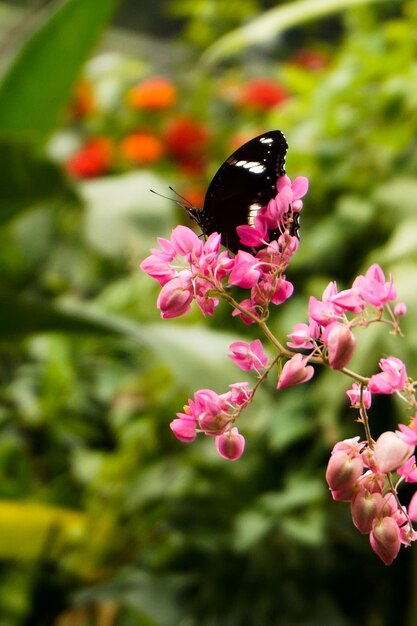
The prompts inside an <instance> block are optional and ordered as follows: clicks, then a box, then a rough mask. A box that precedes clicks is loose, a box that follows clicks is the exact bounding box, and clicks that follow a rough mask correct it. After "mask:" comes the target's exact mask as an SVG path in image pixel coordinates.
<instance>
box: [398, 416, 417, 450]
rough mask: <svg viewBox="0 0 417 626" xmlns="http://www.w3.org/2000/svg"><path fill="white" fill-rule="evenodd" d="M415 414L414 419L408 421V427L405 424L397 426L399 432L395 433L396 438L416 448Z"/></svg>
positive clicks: (416, 424) (416, 421)
mask: <svg viewBox="0 0 417 626" xmlns="http://www.w3.org/2000/svg"><path fill="white" fill-rule="evenodd" d="M416 417H417V413H415V414H414V417H413V418H412V419H411V420H410V423H409V424H408V426H406V425H405V424H398V428H399V429H400V432H398V431H396V433H397V435H398V437H399V438H400V439H402V440H403V441H405V442H406V443H409V444H411V445H412V446H417V419H416Z"/></svg>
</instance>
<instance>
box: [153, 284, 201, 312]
mask: <svg viewBox="0 0 417 626" xmlns="http://www.w3.org/2000/svg"><path fill="white" fill-rule="evenodd" d="M192 301H193V292H192V286H191V284H190V277H189V275H188V274H181V275H179V276H177V277H176V278H173V279H172V280H170V281H169V282H168V283H165V285H164V286H163V287H162V289H161V291H160V292H159V296H158V300H157V302H156V306H157V307H158V309H159V310H160V311H161V317H162V318H163V319H169V318H171V317H179V316H180V315H185V313H188V311H189V310H190V308H191V302H192Z"/></svg>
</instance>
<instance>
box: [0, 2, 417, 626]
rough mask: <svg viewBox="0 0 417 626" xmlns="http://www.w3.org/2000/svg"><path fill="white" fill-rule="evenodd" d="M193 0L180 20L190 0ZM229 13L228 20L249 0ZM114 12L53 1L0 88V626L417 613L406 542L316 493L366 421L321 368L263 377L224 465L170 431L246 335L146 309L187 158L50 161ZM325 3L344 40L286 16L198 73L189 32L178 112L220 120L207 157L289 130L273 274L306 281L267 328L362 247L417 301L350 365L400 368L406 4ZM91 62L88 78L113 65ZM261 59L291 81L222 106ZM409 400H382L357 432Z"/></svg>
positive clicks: (359, 256)
mask: <svg viewBox="0 0 417 626" xmlns="http://www.w3.org/2000/svg"><path fill="white" fill-rule="evenodd" d="M226 4H227V7H226ZM181 6H182V11H183V13H182V14H183V15H185V12H184V7H185V5H184V3H182V4H181ZM187 6H189V13H187V15H188V19H189V22H188V25H189V28H190V29H191V30H190V32H191V35H189V36H190V37H191V38H192V37H194V35H192V33H193V29H194V32H196V30H195V29H196V24H197V23H198V19H199V14H198V12H197V7H198V6H200V3H193V5H192V6H191V5H187ZM201 6H203V8H205V9H206V10H207V11H209V12H211V13H210V16H211V17H210V16H209V17H207V20H205V18H204V19H203V17H201V19H202V27H201V33H200V34H201V37H203V35H204V40H203V39H201V41H200V42H199V45H201V46H202V45H203V44H204V45H209V44H210V45H211V44H213V45H214V43H215V42H214V38H215V37H216V38H217V37H219V36H220V35H221V34H223V33H224V32H225V31H226V30H227V29H228V28H231V27H233V28H234V27H236V26H238V25H239V24H240V22H239V21H238V20H236V21H234V16H233V15H232V16H231V17H230V21H228V20H227V19H226V18H225V17H224V15H225V14H226V13H227V12H228V11H229V9H230V6H231V5H229V4H228V3H222V2H212V3H210V2H208V1H206V2H204V3H201ZM240 6H241V7H242V10H241V13H240V14H239V19H242V18H245V17H246V16H250V15H251V12H254V11H255V9H256V8H257V7H258V6H259V5H258V4H257V3H255V2H246V3H240ZM114 8H115V2H114V1H113V0H112V1H110V0H106V1H105V0H101V1H100V3H97V2H95V1H94V0H65V1H64V2H62V3H60V4H59V5H56V6H55V5H54V6H53V7H52V8H51V9H48V11H45V12H44V13H43V14H42V15H41V17H40V19H39V21H38V22H37V24H36V25H35V26H34V27H33V32H32V31H31V32H30V33H29V34H28V35H27V36H25V39H24V41H23V42H19V44H20V47H19V50H18V51H17V52H16V56H15V57H14V59H12V60H11V62H10V65H9V67H8V68H7V69H6V71H5V74H4V76H3V82H2V83H0V95H1V98H0V131H1V137H0V150H1V155H2V170H1V172H2V173H1V175H0V180H1V185H0V215H1V230H0V243H1V245H0V257H1V261H2V287H1V294H0V295H1V296H2V299H1V304H2V306H1V309H0V319H1V324H0V328H1V333H0V340H1V342H0V355H1V372H0V373H1V380H0V383H1V386H0V398H1V406H0V428H1V430H0V476H1V478H2V480H1V481H0V490H1V494H0V495H1V497H2V500H0V536H1V540H0V559H1V562H0V624H1V626H18V625H19V626H20V625H29V624H30V625H36V626H38V625H46V624H54V625H58V626H62V625H63V624H71V625H72V624H74V625H77V626H78V625H80V626H84V625H87V624H97V626H105V625H106V624H117V625H118V626H175V625H181V626H251V625H253V626H255V625H262V626H263V625H265V626H266V625H268V626H270V625H272V624H274V625H277V626H287V625H288V626H310V625H311V626H313V625H314V624H320V625H327V624H329V625H331V626H339V625H340V626H348V625H349V626H353V625H356V624H361V625H362V624H363V625H364V626H379V625H384V626H390V625H391V624H392V625H394V624H410V625H411V624H413V623H414V621H413V620H414V619H415V618H414V616H415V613H416V610H415V609H416V607H415V602H416V601H415V599H414V598H415V594H414V587H415V584H416V566H415V564H416V557H415V556H413V553H412V551H411V550H409V551H407V552H404V553H403V554H402V555H401V556H400V557H399V558H398V560H397V561H396V562H395V563H394V565H393V566H392V567H391V568H389V569H388V568H385V567H383V566H382V565H381V564H380V562H379V561H378V559H377V558H376V557H375V555H374V554H373V553H371V551H370V549H369V546H368V545H367V539H366V538H365V537H361V536H359V535H358V534H357V533H356V532H355V531H354V529H353V527H352V523H351V521H350V518H349V511H348V510H347V507H346V506H343V505H341V504H337V503H332V502H331V500H330V496H329V494H328V492H327V489H326V486H325V482H324V471H325V465H326V461H327V458H328V454H329V449H330V447H331V446H332V444H333V443H334V441H335V440H336V439H338V438H341V437H344V436H354V435H356V434H359V431H358V429H357V427H356V426H355V424H354V423H353V421H352V418H351V415H350V414H349V410H348V409H347V408H346V402H345V397H344V391H345V388H346V386H347V382H346V381H344V380H342V379H339V377H338V375H337V374H336V373H335V372H321V373H320V375H318V376H317V378H316V379H315V380H314V381H312V382H311V384H309V385H307V386H305V387H304V388H303V389H302V391H301V392H300V390H299V389H297V388H295V389H289V390H286V391H284V392H280V393H279V394H277V392H276V390H275V389H274V388H273V386H272V384H271V386H270V387H269V388H266V389H265V390H264V392H263V394H262V395H261V396H260V397H259V398H258V400H257V402H256V403H255V405H254V406H253V407H252V408H251V410H250V411H248V414H247V415H245V416H244V417H243V416H242V423H241V425H240V429H241V431H242V432H244V433H245V436H246V437H247V450H246V452H245V456H244V457H243V458H242V459H241V461H239V462H238V463H227V462H225V461H223V460H221V459H219V458H218V457H217V455H216V453H215V451H214V450H213V446H212V445H210V444H211V443H212V442H210V441H204V440H201V441H199V442H197V443H194V444H193V445H192V446H189V447H187V446H183V445H181V444H180V443H179V442H177V441H176V440H174V438H173V437H172V435H171V433H170V431H169V428H168V423H169V421H170V419H172V417H173V415H174V414H175V412H176V411H178V410H181V408H182V405H183V404H184V402H186V399H187V397H188V396H189V395H191V394H192V393H193V391H194V390H196V389H197V388H199V387H211V388H214V389H215V390H217V391H219V392H220V391H224V390H225V389H226V387H227V385H228V384H229V383H230V382H233V381H235V380H238V379H240V375H239V373H238V372H237V371H235V370H234V368H233V366H232V364H231V363H230V362H228V360H227V358H226V353H227V346H228V345H229V343H230V342H231V341H232V340H234V339H237V338H238V336H239V337H242V334H244V333H246V334H247V333H248V332H250V329H249V331H248V329H244V328H242V326H240V325H239V322H237V321H236V320H232V319H231V318H230V311H228V310H227V309H226V308H221V310H220V311H219V313H218V315H216V317H215V318H214V319H213V320H206V321H204V320H202V319H201V316H200V315H199V314H198V312H196V311H193V313H192V314H191V315H190V316H189V317H188V318H186V319H183V320H178V321H176V322H169V323H168V322H164V323H162V322H161V321H160V320H159V319H158V314H157V311H156V309H155V300H156V295H157V288H156V286H155V285H154V284H152V281H151V280H150V279H149V278H148V277H146V276H144V275H142V274H141V273H140V272H138V270H137V264H138V262H139V261H140V260H141V259H143V258H144V256H145V255H146V254H147V251H148V248H149V247H150V246H151V245H153V242H154V240H155V238H156V236H164V235H166V234H167V233H168V232H169V229H170V228H171V227H172V226H173V225H175V223H176V222H177V221H178V219H184V220H185V219H186V218H185V216H184V215H182V216H181V214H180V213H177V212H175V211H174V210H173V209H172V207H171V206H170V205H169V203H167V202H166V201H164V200H162V199H160V198H156V197H155V196H152V194H149V193H148V189H149V188H155V187H156V188H157V189H164V188H165V187H166V185H167V184H169V183H175V178H178V180H180V182H181V180H182V181H183V180H184V174H181V175H180V174H176V172H175V171H174V170H173V168H172V167H171V168H170V169H169V170H166V169H165V170H164V168H158V167H155V168H154V169H153V171H150V170H148V169H146V168H141V169H140V168H138V169H136V170H134V171H125V172H120V173H118V174H115V175H113V176H109V177H106V178H98V179H96V180H91V181H83V182H79V181H78V182H75V181H74V180H69V179H68V177H67V176H66V175H65V174H63V172H62V168H61V167H60V165H59V164H57V163H55V162H52V161H51V160H50V158H49V157H48V156H47V154H50V153H51V151H50V150H49V151H48V150H45V142H46V140H48V139H50V133H51V132H52V131H54V130H55V129H57V122H58V120H61V122H62V126H65V125H66V124H67V118H66V117H65V113H64V105H65V103H66V102H68V101H69V98H70V92H71V87H72V85H73V82H74V80H75V78H76V75H77V74H79V72H80V71H81V65H82V62H83V61H86V60H87V57H88V54H89V53H90V51H91V50H92V46H93V45H94V43H95V42H96V41H97V37H98V35H99V33H100V32H101V31H102V30H103V29H104V28H105V26H106V24H108V21H109V19H110V17H111V13H112V10H113V9H114ZM98 9H99V10H98ZM228 15H230V11H229V13H228ZM209 18H210V19H209ZM232 18H233V19H232ZM332 19H336V18H332ZM337 20H338V21H337V23H336V22H335V25H337V30H338V32H340V38H339V40H338V41H333V38H332V37H329V38H328V39H325V40H321V39H319V38H317V37H313V35H314V34H315V32H316V31H315V30H314V29H315V27H316V25H314V24H310V25H308V26H305V25H304V23H303V16H302V15H300V16H299V23H298V25H297V29H296V30H295V27H294V29H293V30H291V31H289V32H288V33H286V37H285V38H284V40H283V41H282V42H281V46H280V47H279V49H274V48H272V49H271V47H269V48H268V50H267V51H266V52H265V51H263V50H262V47H261V45H260V44H261V43H262V42H261V41H260V42H259V45H258V46H256V49H253V48H251V47H250V46H249V47H248V48H247V49H245V53H244V54H243V53H242V54H240V55H233V57H230V58H224V59H223V60H222V64H221V65H220V66H217V67H213V69H212V70H207V67H206V66H205V65H203V61H201V64H200V65H199V63H198V62H196V59H195V48H194V47H191V48H190V50H189V55H190V56H189V57H187V51H186V52H185V58H182V61H181V63H180V66H179V67H178V77H177V76H175V75H174V76H172V78H173V79H174V80H176V81H177V82H178V84H180V83H181V89H182V91H181V94H182V100H181V103H180V108H181V109H182V110H184V111H187V112H192V113H193V114H194V115H197V116H199V118H200V119H201V120H203V121H204V123H205V124H207V126H208V127H209V128H210V129H211V130H212V136H213V148H212V152H211V154H210V160H209V165H208V169H207V171H208V170H209V168H210V167H213V169H215V162H216V160H221V159H222V158H224V157H225V156H226V154H227V150H228V148H227V140H226V139H227V138H230V137H231V136H232V135H233V134H234V133H237V132H238V131H239V132H253V131H254V130H255V129H258V128H261V129H267V128H282V129H283V130H284V131H285V134H286V136H287V139H288V143H289V146H290V148H289V153H288V159H287V171H288V173H289V175H290V176H291V177H294V176H296V175H298V174H305V175H308V176H309V177H310V182H311V191H310V193H309V196H308V198H307V200H306V203H305V208H304V213H303V217H302V225H301V245H300V249H299V252H298V253H297V255H296V257H295V258H294V264H293V266H292V267H291V272H290V273H289V278H290V279H291V280H292V282H294V284H295V286H296V297H295V298H293V299H292V300H291V301H290V302H288V303H287V304H286V305H285V306H283V307H282V308H281V309H279V310H277V312H276V313H275V315H274V317H273V319H272V320H271V324H272V326H273V328H274V330H275V331H276V332H277V334H278V335H279V336H280V337H281V338H282V339H284V338H285V334H286V333H287V332H289V330H290V329H291V327H292V324H293V323H294V320H297V321H305V319H306V313H307V298H308V295H309V294H314V295H316V296H318V295H319V294H320V293H321V289H322V288H323V286H324V285H325V284H326V283H327V282H328V280H330V279H337V280H338V284H339V286H340V287H343V286H344V285H345V284H347V283H348V282H349V281H350V280H351V279H352V277H353V276H354V275H355V274H356V273H357V272H359V271H363V270H364V269H365V268H366V267H367V265H368V264H369V263H371V262H378V263H380V264H381V265H382V266H383V267H384V270H385V271H386V272H389V271H392V272H393V275H394V278H395V282H396V284H397V285H398V289H399V297H400V299H403V300H405V301H406V302H407V304H408V307H409V314H408V316H407V318H406V319H405V324H404V332H405V336H406V339H405V340H400V339H398V338H393V337H392V336H390V335H387V334H384V333H383V332H382V333H381V332H380V331H379V329H378V330H377V331H376V332H367V333H366V334H365V333H364V334H363V336H360V338H359V348H358V352H357V355H356V356H355V360H356V361H355V363H354V366H357V368H358V369H359V370H360V371H361V372H363V373H364V374H365V375H367V374H370V373H371V372H372V371H373V370H374V369H375V365H376V362H377V360H378V358H379V357H380V356H381V355H387V354H396V355H397V356H399V357H401V358H404V359H405V360H406V361H407V364H408V368H409V372H410V374H411V375H412V376H413V377H414V378H415V377H416V376H417V371H415V370H416V366H415V363H416V356H417V330H416V324H415V322H414V320H415V319H416V316H417V292H416V289H415V276H416V273H417V267H416V266H417V200H416V198H417V193H416V191H417V178H416V172H417V143H416V136H417V114H416V112H417V90H416V84H417V54H416V52H417V36H416V35H417V8H416V5H415V2H414V1H413V0H409V1H405V0H404V1H402V2H384V3H371V4H369V5H368V6H362V7H358V8H355V9H352V10H350V11H346V12H344V13H342V14H341V15H340V16H339V17H338V18H337ZM219 22H221V30H214V28H213V26H212V25H213V24H215V23H219ZM226 27H227V28H226ZM197 31H198V29H197ZM292 35H294V36H295V35H296V37H297V43H294V42H292V44H291V46H290V47H289V48H288V49H290V50H291V55H289V54H288V56H286V52H287V47H286V46H287V44H286V41H287V39H288V38H291V36H292ZM304 41H309V44H310V45H311V46H313V47H314V46H315V48H316V49H317V50H321V51H323V50H324V51H325V52H326V55H327V58H328V62H327V64H326V65H325V67H322V68H320V70H319V71H316V70H313V69H311V67H308V66H303V65H302V64H300V63H294V58H293V57H294V51H295V50H296V49H297V46H298V44H299V47H300V48H303V42H304ZM194 43H195V42H194ZM170 45H172V47H173V49H175V47H176V42H175V41H172V42H171V43H170ZM157 47H158V44H155V48H157ZM153 59H154V57H153V56H152V55H149V58H143V59H140V61H141V62H142V65H140V63H139V64H137V63H136V62H135V61H132V60H131V59H125V60H123V61H122V62H121V63H118V64H116V66H114V65H113V66H112V65H111V63H110V66H111V67H112V68H113V69H111V68H110V71H113V72H115V76H114V77H113V78H112V81H113V82H112V83H111V85H110V87H111V89H110V91H112V90H113V91H112V93H114V89H115V87H114V80H116V82H117V80H119V82H120V84H121V85H125V83H126V82H128V81H129V80H130V78H127V79H126V77H130V76H131V75H132V71H133V72H137V71H138V72H139V73H141V75H145V73H146V71H147V70H148V71H149V74H151V73H152V71H153V67H152V61H153ZM107 62H108V63H109V58H108V57H107ZM91 63H92V64H93V68H94V67H95V69H96V71H97V67H99V68H100V67H103V64H104V66H106V58H105V59H104V61H103V59H101V60H100V57H99V58H98V59H93V61H92V62H91ZM100 63H102V65H100ZM108 67H109V65H107V66H106V68H107V70H108ZM115 67H116V69H114V68H115ZM138 67H139V69H138ZM203 67H205V68H206V69H205V70H204V71H203V69H202V68H203ZM90 68H91V65H90ZM184 68H185V69H187V68H191V70H190V71H189V72H188V73H187V75H186V76H184V75H183V74H184ZM107 70H106V71H107ZM157 71H159V68H155V72H157ZM257 75H262V76H269V77H273V78H274V79H275V80H279V81H280V82H281V83H282V85H283V86H284V87H285V89H286V90H287V91H288V93H290V94H291V97H289V98H287V99H286V100H285V101H284V102H283V103H282V104H281V105H280V106H277V107H274V108H271V109H269V110H267V111H262V112H259V111H250V110H243V109H242V110H239V111H238V112H237V110H236V108H235V105H234V104H232V103H228V102H227V101H225V100H221V98H219V92H220V90H221V89H220V88H221V85H222V84H224V83H225V82H228V81H231V82H233V81H240V82H241V83H244V82H245V81H246V80H247V79H248V78H250V77H252V76H257ZM90 78H91V76H90ZM110 82H111V81H110ZM103 84H104V86H106V85H107V87H108V88H109V81H108V74H107V75H106V77H105V78H104V79H103V82H102V84H101V87H102V88H103ZM103 90H104V91H106V90H105V89H104V88H103ZM116 92H117V86H116ZM106 93H108V91H107V92H106ZM120 93H123V89H122V87H120ZM119 95H120V94H119ZM116 101H117V99H116ZM118 110H119V109H116V114H117V111H118ZM104 120H106V121H107V122H106V123H107V126H105V125H104V126H102V127H101V128H100V132H103V131H105V130H107V132H108V135H109V136H113V135H114V120H115V118H114V116H112V115H110V116H107V117H106V116H103V117H102V119H101V120H100V123H103V121H104ZM96 121H97V120H96ZM94 123H96V122H94ZM77 130H78V132H80V133H83V132H85V129H79V128H78V129H77ZM60 132H62V131H60ZM58 135H59V134H57V135H55V139H54V138H52V143H53V141H54V140H56V138H57V136H58ZM206 173H207V172H206ZM168 176H169V178H168ZM172 177H174V180H172ZM399 417H401V415H400V414H399V412H398V411H397V407H396V406H395V404H394V403H393V402H390V401H385V402H384V403H381V404H380V406H376V408H375V410H374V411H373V414H372V420H373V427H374V428H375V430H376V431H378V430H384V429H387V428H388V427H389V426H393V425H395V424H396V420H398V418H399ZM379 425H380V426H379Z"/></svg>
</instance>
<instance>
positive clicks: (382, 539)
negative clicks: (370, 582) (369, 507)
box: [369, 517, 401, 565]
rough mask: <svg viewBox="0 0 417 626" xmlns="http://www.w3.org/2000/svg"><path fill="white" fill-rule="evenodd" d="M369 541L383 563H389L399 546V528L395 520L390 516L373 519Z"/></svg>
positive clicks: (394, 556)
mask: <svg viewBox="0 0 417 626" xmlns="http://www.w3.org/2000/svg"><path fill="white" fill-rule="evenodd" d="M369 541H370V543H371V547H372V549H373V551H374V552H375V553H376V554H377V555H378V556H379V558H380V559H381V560H382V561H384V563H385V565H391V563H392V562H393V560H394V559H395V558H396V556H397V554H398V552H399V551H400V547H401V537H400V529H399V528H398V525H397V523H396V522H395V520H393V519H392V517H382V518H378V519H375V520H374V522H373V525H372V531H371V533H370V535H369Z"/></svg>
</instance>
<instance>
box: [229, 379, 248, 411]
mask: <svg viewBox="0 0 417 626" xmlns="http://www.w3.org/2000/svg"><path fill="white" fill-rule="evenodd" d="M229 388H230V392H229V394H230V402H232V403H233V404H236V405H237V406H242V405H243V404H246V403H247V402H249V401H250V399H251V398H252V389H251V388H250V387H249V383H247V382H243V383H232V384H231V385H229Z"/></svg>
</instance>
